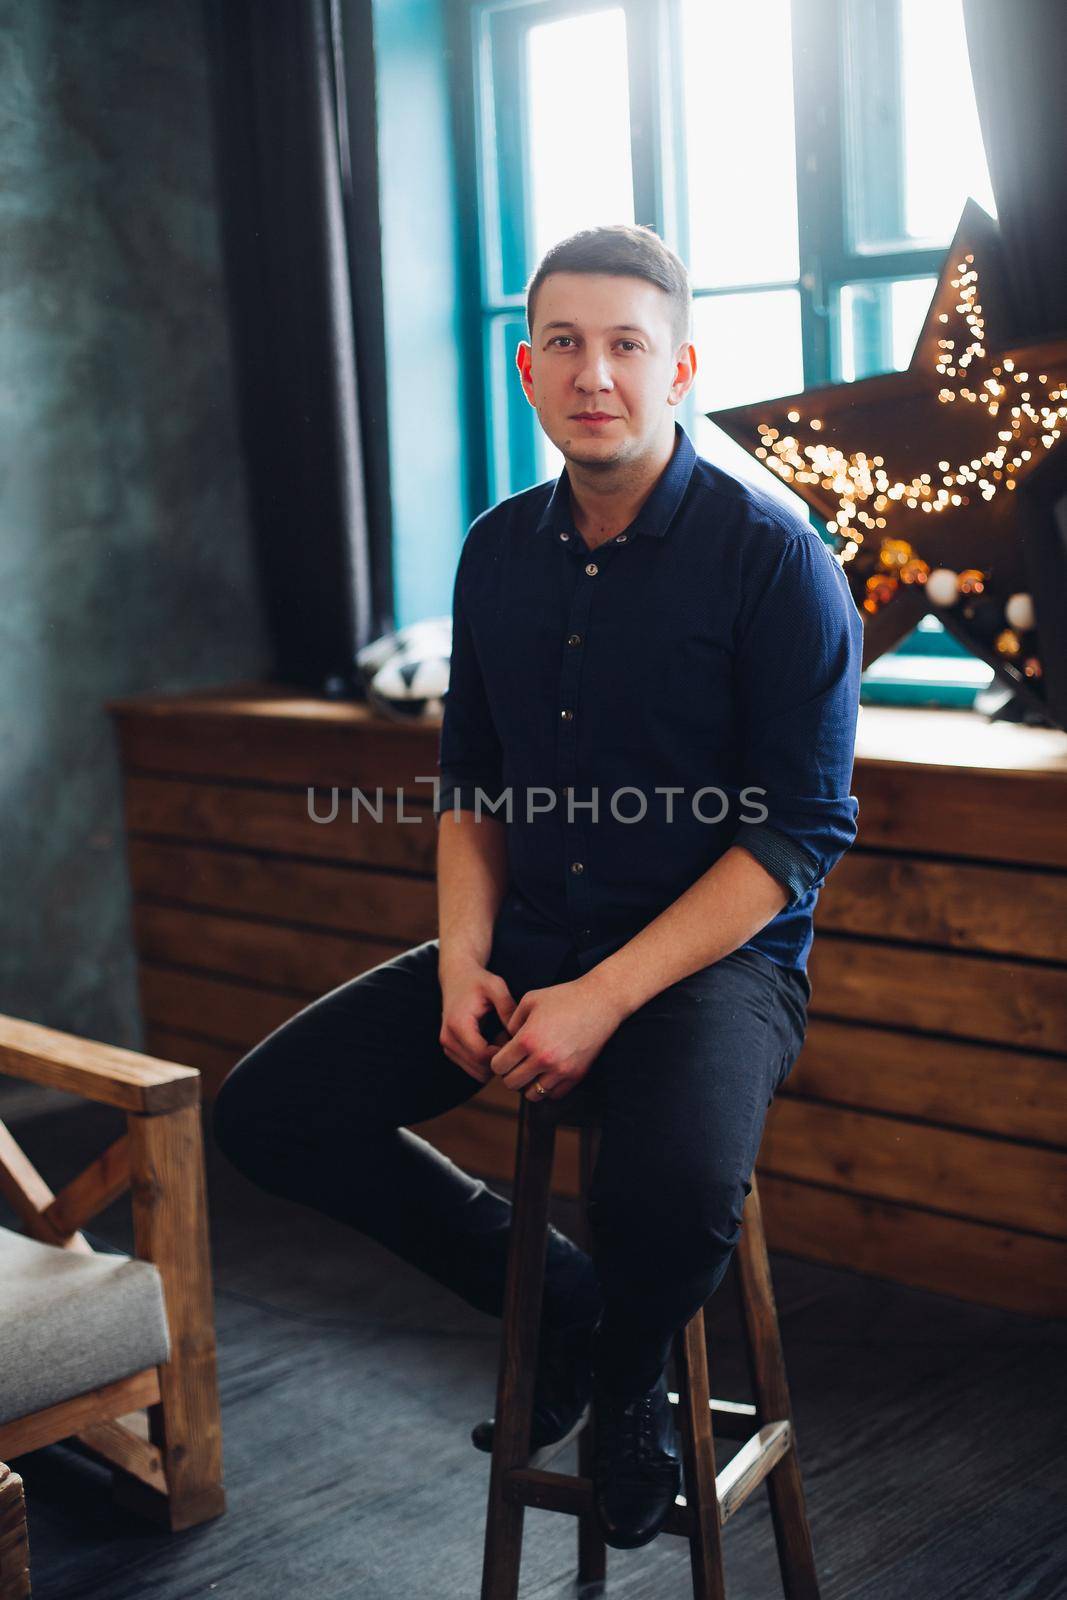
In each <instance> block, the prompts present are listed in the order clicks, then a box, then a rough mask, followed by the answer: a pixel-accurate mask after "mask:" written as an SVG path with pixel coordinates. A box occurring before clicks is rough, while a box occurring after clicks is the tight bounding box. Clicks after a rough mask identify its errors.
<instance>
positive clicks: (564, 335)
mask: <svg viewBox="0 0 1067 1600" xmlns="http://www.w3.org/2000/svg"><path fill="white" fill-rule="evenodd" d="M570 337H571V336H570V334H569V333H557V334H556V337H555V338H554V339H553V340H552V341H551V342H552V343H553V344H559V342H560V340H561V339H569V338H570Z"/></svg>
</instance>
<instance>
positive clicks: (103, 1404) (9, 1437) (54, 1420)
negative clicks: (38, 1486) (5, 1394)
mask: <svg viewBox="0 0 1067 1600" xmlns="http://www.w3.org/2000/svg"><path fill="white" fill-rule="evenodd" d="M159 1372H160V1369H159V1368H158V1367H145V1369H144V1371H143V1372H134V1373H131V1375H130V1376H129V1377H128V1378H119V1379H117V1380H116V1382H114V1383H108V1384H105V1385H104V1386H103V1387H102V1388H100V1389H90V1390H89V1391H88V1392H87V1393H86V1394H79V1395H76V1396H75V1397H74V1398H73V1399H71V1400H61V1401H60V1402H59V1404H58V1405H54V1406H49V1407H48V1408H47V1409H46V1410H44V1411H34V1412H33V1413H32V1414H31V1415H30V1416H28V1417H13V1418H12V1419H11V1421H10V1422H0V1456H5V1457H7V1458H8V1459H9V1460H10V1459H11V1458H13V1457H14V1456H21V1455H25V1454H26V1453H27V1452H28V1451H30V1450H42V1449H43V1448H44V1446H45V1445H48V1444H56V1443H58V1441H59V1440H60V1439H69V1438H70V1436H71V1435H72V1434H75V1433H80V1432H81V1431H82V1429H83V1428H88V1427H90V1426H91V1425H92V1424H93V1423H96V1422H107V1421H109V1420H110V1419H111V1418H112V1417H119V1416H123V1415H124V1414H125V1413H126V1412H127V1411H137V1410H139V1409H140V1407H141V1406H150V1405H155V1404H156V1403H157V1402H158V1400H159Z"/></svg>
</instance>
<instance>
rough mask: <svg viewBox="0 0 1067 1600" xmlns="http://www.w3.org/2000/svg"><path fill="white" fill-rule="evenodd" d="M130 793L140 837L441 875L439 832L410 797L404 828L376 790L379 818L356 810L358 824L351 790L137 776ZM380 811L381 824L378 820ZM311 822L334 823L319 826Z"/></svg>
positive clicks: (130, 822) (129, 814)
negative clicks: (266, 786)
mask: <svg viewBox="0 0 1067 1600" xmlns="http://www.w3.org/2000/svg"><path fill="white" fill-rule="evenodd" d="M125 791H126V826H127V829H128V830H129V832H130V833H131V834H135V835H141V836H144V835H150V836H154V837H156V838H167V839H170V840H172V841H174V840H178V839H181V840H185V841H187V842H189V843H191V844H226V845H235V846H238V847H239V848H241V849H244V850H255V851H263V852H265V853H266V852H275V853H277V852H280V853H282V854H285V855H297V856H314V857H317V858H319V859H321V860H334V861H346V862H350V863H361V864H363V865H365V866H375V867H379V868H385V867H390V868H396V869H398V870H401V871H405V872H421V873H429V874H432V873H433V872H434V871H435V868H436V841H437V829H436V826H435V824H434V822H433V819H432V817H431V816H430V815H429V813H428V812H427V811H426V810H425V808H423V809H421V810H420V809H419V808H418V807H416V806H414V805H411V804H409V803H408V801H407V797H406V794H405V800H404V806H403V816H404V817H405V818H413V819H414V820H411V821H408V820H405V821H401V820H400V810H399V807H398V805H397V804H396V801H395V797H394V796H393V792H392V791H388V792H387V793H386V794H384V795H383V796H382V798H381V801H380V803H379V801H378V798H377V789H374V790H371V791H369V792H368V793H367V800H368V801H369V802H370V803H371V804H372V805H373V806H374V807H375V810H374V812H371V811H369V810H368V809H367V807H366V806H365V805H362V804H361V803H358V802H357V811H356V817H357V820H355V821H354V820H353V802H352V786H351V785H350V786H349V787H348V788H347V789H330V790H325V789H323V790H316V791H315V792H314V795H313V796H312V798H311V799H309V793H308V789H307V788H306V787H304V788H300V789H283V788H262V787H259V786H257V785H255V784H237V783H221V782H219V783H197V782H195V781H192V780H188V779H184V778H159V777H153V776H147V775H145V774H142V773H132V774H130V775H129V776H128V777H127V779H126V785H125ZM334 810H336V812H337V815H336V816H335V817H333V812H334ZM379 811H380V813H381V821H378V820H377V814H378V812H379ZM313 815H314V817H318V818H320V819H325V818H329V817H333V820H332V821H326V820H320V821H314V820H313V819H312V817H313Z"/></svg>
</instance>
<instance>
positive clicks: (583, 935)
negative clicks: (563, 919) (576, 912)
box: [578, 928, 593, 939]
mask: <svg viewBox="0 0 1067 1600" xmlns="http://www.w3.org/2000/svg"><path fill="white" fill-rule="evenodd" d="M592 936H593V930H592V928H582V930H581V932H580V933H579V935H578V937H579V938H580V939H591V938H592Z"/></svg>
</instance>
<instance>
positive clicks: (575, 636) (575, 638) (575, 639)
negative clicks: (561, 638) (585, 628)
mask: <svg viewBox="0 0 1067 1600" xmlns="http://www.w3.org/2000/svg"><path fill="white" fill-rule="evenodd" d="M581 642H582V636H581V634H580V633H572V634H571V635H570V636H569V637H568V639H567V643H568V644H581Z"/></svg>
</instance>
